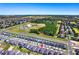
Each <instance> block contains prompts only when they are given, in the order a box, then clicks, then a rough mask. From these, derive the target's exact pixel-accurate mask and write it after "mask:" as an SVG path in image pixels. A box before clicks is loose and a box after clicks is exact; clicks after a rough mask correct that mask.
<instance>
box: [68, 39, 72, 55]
mask: <svg viewBox="0 0 79 59" xmlns="http://www.w3.org/2000/svg"><path fill="white" fill-rule="evenodd" d="M71 44H72V43H71V42H70V40H69V41H68V54H69V55H73V53H72V47H71Z"/></svg>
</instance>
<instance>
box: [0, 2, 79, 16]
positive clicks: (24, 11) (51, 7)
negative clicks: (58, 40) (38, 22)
mask: <svg viewBox="0 0 79 59" xmlns="http://www.w3.org/2000/svg"><path fill="white" fill-rule="evenodd" d="M0 15H79V4H78V3H0Z"/></svg>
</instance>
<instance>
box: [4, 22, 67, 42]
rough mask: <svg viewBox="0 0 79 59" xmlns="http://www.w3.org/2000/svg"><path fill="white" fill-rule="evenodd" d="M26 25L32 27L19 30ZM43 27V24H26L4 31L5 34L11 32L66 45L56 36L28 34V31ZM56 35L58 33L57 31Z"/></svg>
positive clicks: (64, 40) (63, 40)
mask: <svg viewBox="0 0 79 59" xmlns="http://www.w3.org/2000/svg"><path fill="white" fill-rule="evenodd" d="M28 24H32V25H33V26H31V27H28V28H25V29H20V27H23V26H26V25H28ZM44 26H45V24H37V23H30V22H27V23H23V24H19V25H16V26H12V27H9V28H6V29H5V30H6V31H7V32H11V33H15V34H24V35H26V36H30V37H36V38H41V39H47V40H50V41H55V42H60V43H67V40H66V39H61V38H57V37H56V36H48V35H45V34H43V33H40V34H35V33H30V32H29V31H30V29H39V28H42V27H44ZM57 26H58V25H57ZM58 27H60V26H58ZM58 29H59V28H58ZM57 33H58V30H57Z"/></svg>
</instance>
